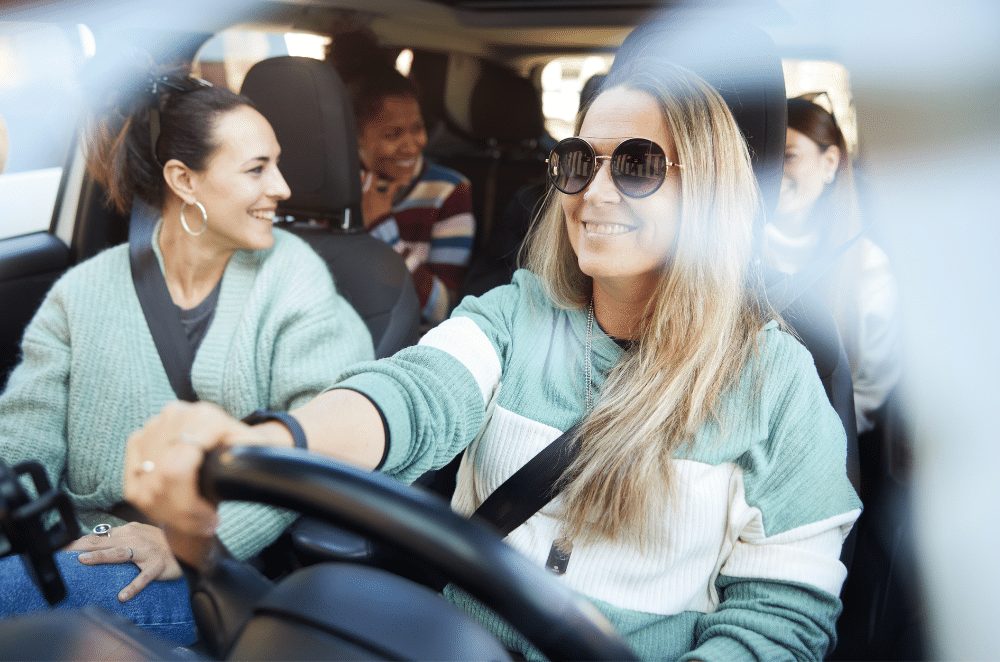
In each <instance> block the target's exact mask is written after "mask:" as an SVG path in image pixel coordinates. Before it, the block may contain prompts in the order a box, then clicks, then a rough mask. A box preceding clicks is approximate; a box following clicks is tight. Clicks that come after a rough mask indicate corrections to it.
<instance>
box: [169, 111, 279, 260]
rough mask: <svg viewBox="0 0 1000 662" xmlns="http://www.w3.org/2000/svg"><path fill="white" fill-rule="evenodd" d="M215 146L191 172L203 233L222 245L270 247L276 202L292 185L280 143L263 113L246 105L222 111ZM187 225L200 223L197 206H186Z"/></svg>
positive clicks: (224, 246)
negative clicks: (198, 169) (281, 167)
mask: <svg viewBox="0 0 1000 662" xmlns="http://www.w3.org/2000/svg"><path fill="white" fill-rule="evenodd" d="M212 138H213V143H215V145H216V148H215V150H214V151H213V152H212V155H211V156H210V157H209V159H208V163H207V165H206V167H205V169H204V170H202V171H201V172H192V183H193V186H194V195H195V199H196V200H198V202H200V203H202V204H203V205H204V206H205V211H206V213H207V215H208V228H207V230H206V232H205V235H204V237H202V239H206V240H209V241H214V242H215V243H216V244H217V245H218V246H219V248H220V249H222V250H235V249H258V250H259V249H266V248H270V247H271V245H272V244H273V243H274V236H273V234H272V233H271V230H272V227H273V220H274V215H275V211H276V209H277V206H278V202H279V201H281V200H286V199H287V198H288V197H289V196H290V195H291V191H289V189H288V184H286V183H285V179H284V177H282V176H281V173H280V172H279V171H278V155H279V154H280V153H281V148H280V147H279V146H278V140H277V139H276V138H275V137H274V131H273V130H272V129H271V125H270V124H269V123H268V121H267V120H266V119H264V116H263V115H261V114H260V113H259V112H257V111H256V110H254V109H253V108H250V107H248V106H239V107H238V108H236V109H234V110H232V111H229V112H227V113H225V114H223V115H222V116H221V117H219V119H218V123H217V125H216V127H215V131H214V134H213V136H212ZM184 215H185V218H186V219H187V223H188V226H190V227H191V228H192V229H193V230H195V231H197V229H198V228H200V227H201V225H202V218H201V213H200V212H199V210H198V209H197V207H192V206H189V207H188V208H187V210H186V211H185V214H184Z"/></svg>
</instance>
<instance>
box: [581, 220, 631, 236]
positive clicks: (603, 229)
mask: <svg viewBox="0 0 1000 662" xmlns="http://www.w3.org/2000/svg"><path fill="white" fill-rule="evenodd" d="M583 226H584V228H585V229H586V230H587V232H589V233H591V234H625V233H626V232H629V231H630V230H632V227H630V226H628V225H619V224H617V223H584V224H583Z"/></svg>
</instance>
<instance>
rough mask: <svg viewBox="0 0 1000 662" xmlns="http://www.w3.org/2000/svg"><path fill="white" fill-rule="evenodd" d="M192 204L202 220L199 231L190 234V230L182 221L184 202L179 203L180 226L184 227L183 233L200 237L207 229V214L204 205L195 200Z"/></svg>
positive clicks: (185, 204)
mask: <svg viewBox="0 0 1000 662" xmlns="http://www.w3.org/2000/svg"><path fill="white" fill-rule="evenodd" d="M194 204H195V205H196V206H197V207H198V209H199V210H200V211H201V218H202V220H203V223H202V226H201V230H198V231H197V232H192V231H191V228H189V227H188V224H187V221H186V220H185V219H184V208H185V207H187V203H186V202H182V203H181V225H183V226H184V231H185V232H187V233H188V234H189V235H191V236H192V237H200V236H201V235H203V234H205V230H207V229H208V212H206V211H205V205H203V204H201V203H200V202H198V201H197V200H195V201H194Z"/></svg>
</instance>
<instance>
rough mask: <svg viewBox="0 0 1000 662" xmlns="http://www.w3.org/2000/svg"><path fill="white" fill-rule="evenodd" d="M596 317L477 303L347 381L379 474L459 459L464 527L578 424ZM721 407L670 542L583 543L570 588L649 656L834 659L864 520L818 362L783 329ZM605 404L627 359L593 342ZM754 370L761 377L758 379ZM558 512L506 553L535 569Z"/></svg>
mask: <svg viewBox="0 0 1000 662" xmlns="http://www.w3.org/2000/svg"><path fill="white" fill-rule="evenodd" d="M586 334H587V320H586V313H585V312H583V311H581V310H565V309H562V308H558V307H556V306H554V305H552V304H551V303H550V302H549V300H548V299H547V297H546V295H545V294H544V293H543V292H542V290H541V288H540V286H539V285H538V283H537V280H536V279H535V277H534V276H533V275H531V274H530V273H528V272H525V271H518V272H517V273H516V274H515V277H514V280H513V283H512V284H511V285H507V286H503V287H499V288H496V289H494V290H492V291H491V292H488V293H487V294H485V295H484V296H482V297H480V298H478V299H476V298H472V297H467V298H466V299H465V300H464V301H463V302H462V304H461V305H460V306H459V307H458V308H457V309H456V311H455V313H454V314H453V316H452V318H451V319H450V320H448V321H447V322H445V323H443V324H441V325H439V326H438V327H437V328H435V329H433V330H431V331H430V332H429V333H427V334H426V335H425V336H424V338H423V339H422V340H421V343H420V345H418V346H417V347H413V348H410V349H406V350H403V351H402V352H400V353H398V354H397V355H396V356H395V357H393V358H391V359H387V360H384V361H380V362H377V363H370V364H361V365H359V366H356V367H354V368H352V369H350V370H348V371H347V372H346V373H345V380H344V381H343V382H342V383H341V384H340V385H339V386H340V387H345V388H351V389H354V390H357V391H359V392H361V393H363V394H365V395H366V396H368V397H369V398H370V399H371V400H372V401H373V402H374V403H375V404H376V405H377V406H378V407H379V408H380V409H381V411H382V412H383V414H384V416H385V419H386V423H387V429H388V432H389V448H388V452H387V456H386V460H385V463H384V466H383V470H384V471H385V472H387V473H389V474H391V475H395V476H398V477H399V478H401V479H403V480H409V479H412V478H413V477H414V476H416V475H419V474H420V473H421V472H423V471H425V470H427V469H430V468H434V467H438V466H441V465H442V464H444V463H445V462H447V461H448V460H449V458H451V457H452V456H453V455H455V454H457V453H458V452H460V451H461V450H462V449H463V448H466V447H468V450H467V452H466V454H465V456H464V458H463V461H462V463H461V468H460V470H459V475H458V484H457V488H456V491H455V495H454V498H453V501H452V506H453V508H455V509H456V510H457V511H459V512H461V513H464V514H470V513H472V512H473V511H474V510H475V509H476V508H477V507H478V506H479V505H480V504H481V503H482V502H483V501H484V500H485V499H486V497H487V496H488V495H489V494H490V493H492V492H493V490H495V489H496V488H497V487H498V486H499V485H500V484H501V483H502V482H503V481H504V480H506V479H507V478H508V477H509V476H510V475H511V474H513V473H514V472H515V471H516V470H517V469H518V468H520V467H521V466H522V465H523V464H524V463H525V462H527V461H528V460H529V459H530V458H531V457H533V456H534V455H535V454H536V453H538V452H539V451H540V450H541V449H542V448H544V447H545V446H546V445H548V444H549V443H550V442H551V441H552V440H553V439H555V438H556V437H557V436H558V435H559V434H560V433H561V432H562V431H564V430H566V429H568V428H569V427H570V426H571V425H572V424H573V423H574V422H576V421H577V420H578V419H579V418H580V417H582V415H583V413H584V410H585V395H584V394H585V391H584V389H585V384H584V356H583V351H584V350H583V348H584V346H585V340H586ZM759 345H760V349H759V351H758V353H757V354H756V355H755V356H754V357H753V358H752V359H751V360H750V361H748V365H747V368H746V370H745V372H744V374H743V376H742V378H741V379H740V380H739V382H738V383H737V384H736V385H735V386H734V387H733V389H731V390H730V391H729V392H728V394H727V395H726V397H725V398H724V399H723V402H722V405H721V410H720V413H721V420H722V424H721V425H720V424H718V423H714V422H709V423H706V424H705V425H704V426H703V429H702V430H701V432H700V433H699V434H698V435H697V438H696V439H695V442H694V443H693V444H692V446H691V447H690V448H688V449H686V450H684V451H681V452H680V453H679V454H678V455H677V456H676V459H675V461H674V481H675V482H674V486H673V487H674V489H675V492H673V493H672V495H673V496H672V497H671V499H670V501H669V503H668V504H667V506H666V508H665V510H664V511H663V512H662V514H661V515H660V516H661V517H662V518H663V521H664V522H665V527H664V530H665V531H668V532H669V534H668V537H667V539H665V540H662V541H661V544H660V545H658V546H655V548H654V549H650V550H646V551H644V552H643V551H639V550H638V549H636V548H634V547H632V546H630V545H629V544H626V543H625V542H620V541H603V542H598V543H593V544H576V545H575V546H574V548H573V551H572V555H571V557H570V560H569V565H568V568H567V570H566V573H565V574H563V575H561V576H560V577H559V581H562V582H564V583H565V584H567V585H568V586H570V587H571V588H573V589H575V590H577V591H579V592H580V593H582V594H584V595H586V596H587V597H588V598H589V599H590V600H591V601H592V602H593V603H594V604H595V605H596V606H597V607H598V608H599V609H601V610H602V611H603V612H604V613H605V614H606V615H607V616H608V618H609V619H610V620H611V622H612V623H613V624H614V625H615V627H617V628H618V630H619V631H620V632H621V633H622V634H623V636H625V637H626V639H627V641H628V642H629V644H630V645H631V646H632V647H633V648H634V650H635V651H636V652H637V653H638V654H639V655H640V656H641V657H643V658H645V659H677V658H683V659H701V660H708V661H711V660H733V659H751V658H755V659H767V660H771V659H791V658H793V657H794V658H797V659H817V660H818V659H822V657H823V655H824V654H825V652H826V651H827V649H828V648H829V646H830V644H831V641H832V640H833V638H834V636H835V634H834V625H835V622H836V618H837V616H838V614H839V612H840V601H839V599H838V597H837V596H838V594H839V592H840V589H841V585H842V583H843V581H844V579H845V576H846V569H845V568H844V566H843V565H842V564H841V562H840V560H839V554H840V548H841V545H842V543H843V540H844V538H845V537H846V535H847V533H848V532H849V530H850V528H851V526H852V525H853V523H854V521H855V519H856V518H857V516H858V514H859V512H860V510H859V508H860V502H859V500H858V498H857V496H856V495H855V493H854V491H853V489H852V488H851V485H850V483H849V482H848V480H847V476H846V470H845V461H846V441H845V436H844V430H843V427H842V426H841V423H840V420H839V418H838V417H837V414H836V413H835V411H834V410H833V408H832V407H831V406H830V404H829V402H828V400H827V398H826V395H825V394H824V391H823V387H822V384H821V383H820V380H819V378H818V376H817V374H816V370H815V367H814V365H813V362H812V358H811V356H810V355H809V353H808V352H807V351H806V350H805V348H803V347H802V346H801V345H800V344H799V343H798V342H797V341H796V340H795V339H793V338H792V337H791V336H789V335H787V334H786V333H784V332H782V331H780V330H779V329H778V328H777V326H776V325H775V324H774V323H770V324H768V325H767V326H766V327H765V328H764V329H763V330H762V331H761V334H760V343H759ZM592 352H593V359H592V360H593V381H594V388H595V389H596V390H597V391H598V392H599V390H600V388H601V386H602V385H603V382H604V379H605V376H606V375H607V373H608V372H609V371H610V370H611V368H613V366H614V365H615V364H616V363H617V362H618V361H619V360H620V359H621V358H622V356H623V350H622V349H621V348H620V347H619V346H618V345H617V344H616V343H615V342H614V341H613V339H611V338H609V337H608V336H605V335H597V336H596V337H594V338H593V342H592ZM756 370H760V371H761V372H760V373H759V374H761V375H762V377H763V378H762V379H760V380H759V381H757V382H756V383H755V380H754V379H753V375H754V374H757V373H755V371H756ZM560 509H561V498H557V499H555V500H554V501H553V502H551V503H550V504H549V505H547V506H546V507H545V508H543V509H542V510H541V511H540V512H539V513H537V514H535V515H534V516H533V517H531V518H530V519H529V520H528V521H527V522H525V523H524V524H523V525H521V526H520V527H519V528H517V529H515V530H514V531H513V532H512V533H511V534H510V535H509V536H508V537H507V542H509V543H510V544H511V545H512V546H514V547H515V548H516V549H518V550H519V551H521V552H523V553H524V554H526V555H527V556H528V557H529V558H531V559H533V560H534V561H536V562H537V563H539V564H540V565H542V564H544V563H545V561H546V559H547V556H548V553H549V549H550V547H551V545H552V543H553V541H554V540H555V539H557V538H558V537H559V535H560V520H559V517H558V514H559V512H560ZM448 595H449V597H450V598H451V599H452V600H454V601H455V602H457V603H458V604H460V605H461V606H463V607H464V608H465V609H467V610H468V611H470V612H471V613H472V614H474V615H475V616H477V617H478V618H480V619H481V620H482V621H484V622H485V623H486V624H487V626H488V627H490V628H491V629H492V630H493V631H494V632H495V633H497V634H498V636H499V637H500V638H501V640H502V641H503V643H504V644H505V645H506V646H508V647H510V648H515V649H518V650H521V651H522V652H523V653H525V654H526V655H528V656H529V657H538V656H539V655H540V654H539V653H538V652H537V650H535V649H533V648H532V647H530V646H529V645H528V644H527V643H526V642H525V641H523V639H522V638H521V637H520V636H519V635H517V634H516V633H514V632H513V631H511V629H510V628H509V626H507V625H505V624H504V623H503V622H502V621H500V620H499V619H498V618H497V617H496V616H495V615H493V614H492V613H491V612H489V611H488V610H486V609H485V608H483V607H482V606H480V605H479V604H477V603H476V602H474V601H473V600H472V599H471V598H468V597H467V596H466V595H464V594H462V593H461V592H459V591H457V590H449V591H448Z"/></svg>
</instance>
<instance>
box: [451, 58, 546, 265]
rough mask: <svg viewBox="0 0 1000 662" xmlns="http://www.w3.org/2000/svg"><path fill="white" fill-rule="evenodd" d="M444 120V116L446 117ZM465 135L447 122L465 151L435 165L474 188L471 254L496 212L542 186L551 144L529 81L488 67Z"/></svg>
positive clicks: (485, 235)
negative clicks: (531, 186) (519, 195)
mask: <svg viewBox="0 0 1000 662" xmlns="http://www.w3.org/2000/svg"><path fill="white" fill-rule="evenodd" d="M444 117H445V119H446V120H447V119H448V115H447V114H445V116H444ZM468 120H469V130H466V129H463V128H461V127H459V126H458V125H457V124H456V123H455V122H454V121H450V122H448V128H449V129H450V130H451V131H452V133H456V134H458V135H459V136H460V137H462V138H464V139H465V141H466V142H467V144H468V147H467V148H465V149H461V150H454V151H452V152H451V153H448V154H441V155H438V156H437V157H436V158H435V160H436V161H437V162H438V163H440V164H441V165H445V166H447V167H449V168H453V169H455V170H457V171H459V172H461V173H462V174H463V175H465V176H466V177H468V178H469V180H470V181H471V182H472V200H473V204H472V211H473V214H474V215H475V218H476V241H475V244H474V247H473V252H474V253H475V252H477V251H478V250H479V249H480V248H481V247H482V246H483V244H485V243H486V242H487V241H488V239H489V236H490V233H491V232H492V229H493V225H494V221H496V220H497V218H498V215H499V214H498V211H499V210H503V208H504V206H505V205H506V204H507V202H508V201H509V200H511V199H512V198H513V197H514V193H515V192H516V191H517V190H518V189H519V188H521V187H522V186H523V185H525V184H529V183H533V182H544V181H545V158H546V157H547V156H548V150H549V148H550V147H551V145H549V144H547V143H546V144H543V143H544V142H545V141H544V138H545V137H547V134H546V132H545V121H544V116H543V115H542V102H541V97H540V96H539V92H538V90H537V89H536V88H535V85H534V83H532V82H531V81H530V80H528V79H526V78H523V77H521V76H519V75H518V74H517V73H515V72H514V71H512V70H510V69H508V68H506V67H502V66H500V65H496V64H493V63H490V62H481V63H480V67H479V76H478V78H477V80H476V82H475V84H474V85H473V88H472V92H471V95H470V97H469V118H468Z"/></svg>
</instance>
